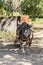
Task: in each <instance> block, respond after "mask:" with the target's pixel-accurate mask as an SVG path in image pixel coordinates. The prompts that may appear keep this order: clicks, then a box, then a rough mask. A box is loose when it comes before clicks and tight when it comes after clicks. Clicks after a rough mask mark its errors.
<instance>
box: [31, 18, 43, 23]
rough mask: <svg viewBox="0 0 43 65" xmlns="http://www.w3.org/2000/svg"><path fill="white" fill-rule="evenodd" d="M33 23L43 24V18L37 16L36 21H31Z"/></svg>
mask: <svg viewBox="0 0 43 65" xmlns="http://www.w3.org/2000/svg"><path fill="white" fill-rule="evenodd" d="M30 22H31V23H32V24H43V18H37V19H36V20H35V21H31V20H30Z"/></svg>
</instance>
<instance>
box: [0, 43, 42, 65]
mask: <svg viewBox="0 0 43 65" xmlns="http://www.w3.org/2000/svg"><path fill="white" fill-rule="evenodd" d="M19 47H20V46H19V45H15V46H14V44H8V45H5V46H4V45H3V44H2V43H0V65H43V48H39V47H32V46H31V47H29V48H26V49H25V54H23V52H22V50H20V49H19Z"/></svg>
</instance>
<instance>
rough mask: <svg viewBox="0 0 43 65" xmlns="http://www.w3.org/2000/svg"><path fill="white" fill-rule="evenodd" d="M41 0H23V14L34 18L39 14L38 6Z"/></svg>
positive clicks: (40, 11)
mask: <svg viewBox="0 0 43 65" xmlns="http://www.w3.org/2000/svg"><path fill="white" fill-rule="evenodd" d="M40 2H41V0H24V1H23V2H22V3H21V10H22V13H23V14H27V15H30V16H32V17H33V18H35V17H36V16H40V15H41V13H42V8H41V7H40Z"/></svg>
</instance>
